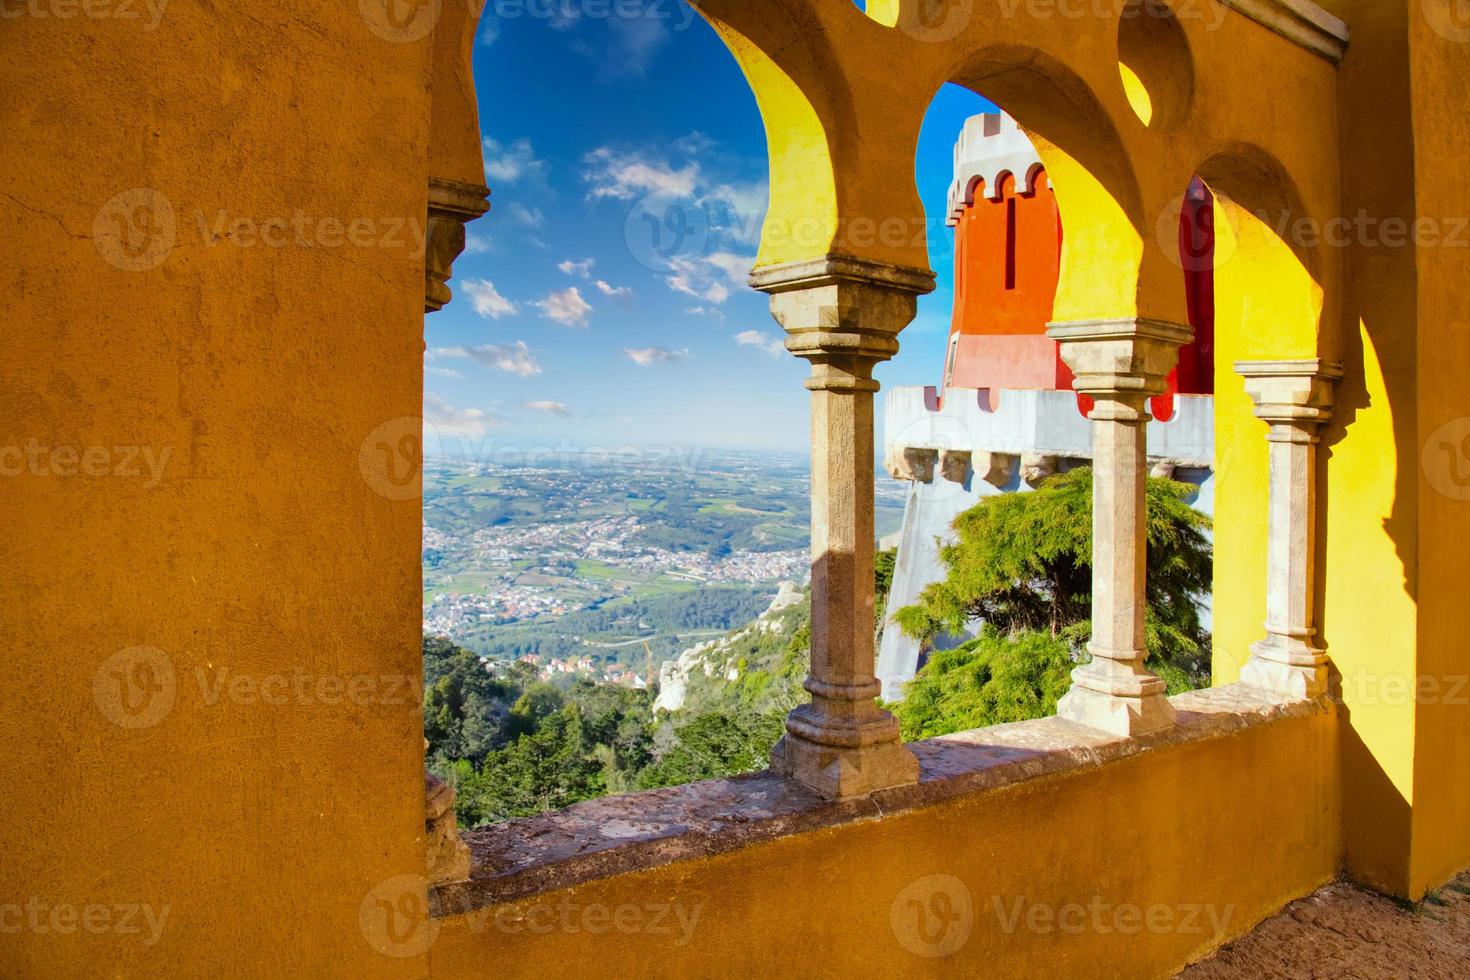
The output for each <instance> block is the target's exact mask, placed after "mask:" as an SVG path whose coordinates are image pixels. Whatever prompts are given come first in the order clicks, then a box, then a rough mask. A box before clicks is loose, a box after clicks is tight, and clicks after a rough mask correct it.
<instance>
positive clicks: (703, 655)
mask: <svg viewBox="0 0 1470 980" xmlns="http://www.w3.org/2000/svg"><path fill="white" fill-rule="evenodd" d="M801 602H802V591H801V589H800V588H799V587H797V585H796V584H795V583H792V582H782V583H781V585H780V588H779V590H778V591H777V592H776V597H775V598H774V599H772V600H771V604H770V605H769V606H768V607H766V611H765V612H763V613H761V614H760V615H759V616H758V617H756V618H755V619H754V620H752V621H751V622H749V623H747V624H746V625H744V626H742V627H740V628H739V629H737V630H733V631H731V632H730V633H727V634H725V635H724V636H722V637H720V638H718V639H715V640H709V641H706V642H704V643H700V644H698V645H697V646H692V647H690V648H689V649H688V650H685V651H684V652H683V653H681V654H679V656H678V657H676V658H674V659H673V660H666V661H664V664H663V666H662V667H661V668H659V674H658V698H657V699H656V700H655V701H654V702H653V710H654V711H655V712H657V711H659V710H660V709H662V710H664V711H678V710H679V709H680V708H682V707H684V701H685V697H686V696H687V694H688V691H689V681H690V678H691V677H694V676H695V674H696V673H698V674H700V675H702V676H704V677H716V676H722V677H724V679H725V680H727V681H734V680H736V679H738V678H739V676H740V666H739V663H738V659H739V658H738V654H737V651H736V649H735V648H736V645H737V644H738V643H739V641H740V640H742V639H745V638H746V637H748V636H750V635H751V634H752V633H754V632H763V633H771V632H775V631H777V630H780V629H782V628H783V625H782V618H781V616H780V613H782V612H783V611H785V610H787V609H790V608H791V607H793V606H798V605H800V604H801Z"/></svg>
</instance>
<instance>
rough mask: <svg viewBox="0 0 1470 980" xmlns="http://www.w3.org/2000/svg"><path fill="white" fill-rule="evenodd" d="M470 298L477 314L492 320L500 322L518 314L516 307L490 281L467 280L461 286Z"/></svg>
mask: <svg viewBox="0 0 1470 980" xmlns="http://www.w3.org/2000/svg"><path fill="white" fill-rule="evenodd" d="M459 286H460V288H461V289H463V290H464V291H465V294H466V295H468V296H469V298H470V302H471V304H473V305H474V307H475V312H476V313H478V314H480V315H481V316H483V317H485V318H487V319H490V320H499V319H500V318H501V317H503V316H510V315H511V314H512V313H514V312H516V305H515V304H514V303H512V302H511V301H510V300H508V299H506V298H505V297H504V296H502V295H500V290H498V289H496V288H495V284H494V283H493V282H491V281H490V280H489V279H466V280H464V281H463V282H461V283H460V284H459Z"/></svg>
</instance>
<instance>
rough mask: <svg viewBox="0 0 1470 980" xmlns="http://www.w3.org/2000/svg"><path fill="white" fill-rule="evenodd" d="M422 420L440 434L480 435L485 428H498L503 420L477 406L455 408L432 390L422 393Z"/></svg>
mask: <svg viewBox="0 0 1470 980" xmlns="http://www.w3.org/2000/svg"><path fill="white" fill-rule="evenodd" d="M424 421H425V422H427V423H429V424H430V425H432V426H433V427H434V429H435V431H437V432H438V433H439V435H441V436H446V435H448V436H481V435H484V434H485V430H486V429H487V428H498V427H500V426H502V425H504V424H505V420H504V419H501V418H497V417H496V416H494V415H491V414H489V413H488V412H482V411H480V410H479V409H478V408H455V407H454V406H453V405H451V404H449V403H448V402H447V401H445V400H444V399H443V398H441V397H440V396H439V395H436V394H434V393H433V392H432V391H430V392H425V393H424Z"/></svg>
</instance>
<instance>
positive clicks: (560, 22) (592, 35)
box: [547, 3, 695, 81]
mask: <svg viewBox="0 0 1470 980" xmlns="http://www.w3.org/2000/svg"><path fill="white" fill-rule="evenodd" d="M669 6H671V7H674V8H675V10H678V11H680V13H681V14H682V20H681V21H680V22H678V23H669V24H666V23H665V22H666V21H668V20H672V18H671V17H670V16H669V15H668V14H667V13H661V14H660V15H658V16H651V15H650V16H614V17H612V18H607V17H602V18H597V17H595V16H591V15H589V17H588V19H592V20H601V21H603V22H604V23H603V24H602V25H597V26H596V29H594V30H579V31H576V32H572V31H570V30H569V29H570V28H572V27H574V26H577V25H578V24H580V22H581V21H582V20H583V17H582V12H581V11H580V10H578V9H577V8H576V6H574V5H573V4H570V3H563V4H561V5H560V7H559V9H558V10H557V12H556V13H555V14H554V15H553V16H552V17H551V18H550V20H548V22H547V23H548V25H549V26H550V27H551V28H553V29H554V30H558V31H563V32H566V33H575V37H574V38H573V40H572V41H571V43H570V44H569V45H568V46H569V47H570V48H571V49H572V50H573V51H575V52H576V53H577V54H580V55H581V56H583V57H584V58H587V59H588V60H589V61H591V62H592V63H593V64H594V65H596V66H597V77H598V80H599V81H606V80H610V79H620V78H636V77H640V76H642V75H643V74H644V73H645V72H647V70H648V66H649V64H650V63H651V62H652V61H653V57H654V55H656V54H657V53H658V52H659V50H660V49H661V48H662V47H663V46H664V44H665V43H667V41H668V40H669V38H671V37H672V36H673V33H674V32H675V31H682V30H687V29H688V27H689V25H690V23H691V22H692V21H693V20H694V17H695V14H694V11H693V10H692V9H690V8H689V7H687V6H685V5H683V4H679V5H674V4H670V5H669ZM649 13H650V14H651V13H652V7H651V6H650V11H649Z"/></svg>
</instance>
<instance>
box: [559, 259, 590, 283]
mask: <svg viewBox="0 0 1470 980" xmlns="http://www.w3.org/2000/svg"><path fill="white" fill-rule="evenodd" d="M596 264H597V260H596V259H583V260H582V261H580V262H573V261H572V260H571V259H564V260H562V261H561V262H559V263H557V266H556V267H557V268H558V269H560V270H561V271H562V272H565V273H566V274H567V275H569V276H581V277H582V278H583V279H586V278H587V277H589V276H591V275H592V267H593V266H594V265H596Z"/></svg>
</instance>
